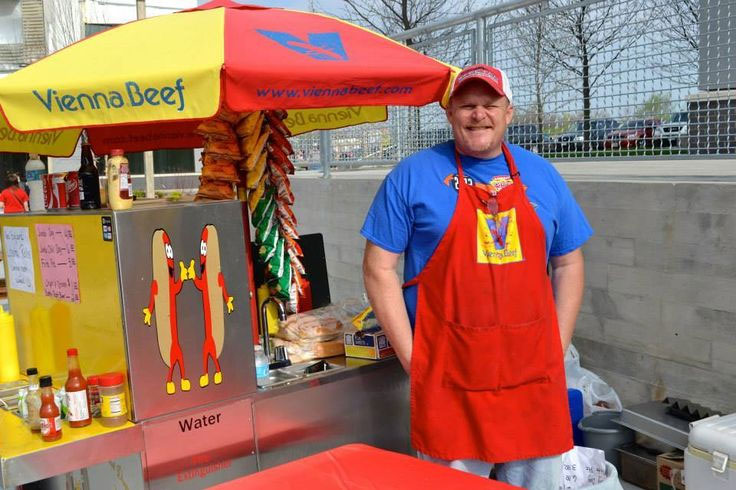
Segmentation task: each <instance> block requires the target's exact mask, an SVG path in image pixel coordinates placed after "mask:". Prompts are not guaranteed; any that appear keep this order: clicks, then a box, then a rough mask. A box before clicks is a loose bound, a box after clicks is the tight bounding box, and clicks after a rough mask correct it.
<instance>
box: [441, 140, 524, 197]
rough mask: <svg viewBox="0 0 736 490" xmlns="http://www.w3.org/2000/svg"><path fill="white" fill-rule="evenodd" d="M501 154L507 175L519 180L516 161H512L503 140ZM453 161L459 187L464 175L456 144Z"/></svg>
mask: <svg viewBox="0 0 736 490" xmlns="http://www.w3.org/2000/svg"><path fill="white" fill-rule="evenodd" d="M501 154H502V155H503V157H504V159H505V160H506V166H507V167H508V169H509V176H510V177H511V179H512V180H515V181H518V182H521V175H520V174H519V170H518V169H517V168H516V162H515V161H514V157H513V155H511V150H509V147H508V146H507V145H506V142H505V141H502V142H501ZM455 163H456V165H457V181H458V187H460V186H462V185H463V184H464V183H465V175H464V174H463V163H462V161H461V159H460V152H458V151H457V146H455Z"/></svg>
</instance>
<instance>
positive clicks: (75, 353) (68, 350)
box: [66, 347, 79, 356]
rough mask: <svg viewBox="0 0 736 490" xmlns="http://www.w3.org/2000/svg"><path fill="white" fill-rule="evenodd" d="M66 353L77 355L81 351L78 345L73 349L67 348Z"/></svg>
mask: <svg viewBox="0 0 736 490" xmlns="http://www.w3.org/2000/svg"><path fill="white" fill-rule="evenodd" d="M66 355H67V356H76V355H79V352H77V348H76V347H72V348H71V349H67V350H66Z"/></svg>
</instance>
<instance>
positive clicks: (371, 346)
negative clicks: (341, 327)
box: [345, 327, 395, 360]
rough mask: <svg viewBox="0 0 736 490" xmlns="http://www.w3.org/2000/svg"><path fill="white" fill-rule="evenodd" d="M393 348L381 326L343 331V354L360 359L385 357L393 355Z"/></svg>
mask: <svg viewBox="0 0 736 490" xmlns="http://www.w3.org/2000/svg"><path fill="white" fill-rule="evenodd" d="M394 355H395V354H394V348H393V347H391V343H390V342H389V341H388V337H387V336H386V333H385V332H384V331H383V329H381V327H373V328H369V329H367V330H361V331H350V332H345V356H347V357H358V358H361V359H374V360H377V359H386V358H389V357H393V356H394Z"/></svg>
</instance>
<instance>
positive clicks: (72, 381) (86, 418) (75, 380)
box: [64, 349, 92, 427]
mask: <svg viewBox="0 0 736 490" xmlns="http://www.w3.org/2000/svg"><path fill="white" fill-rule="evenodd" d="M77 356H78V354H77V349H67V351H66V359H67V367H68V368H69V374H68V376H67V378H66V384H64V389H66V406H67V407H68V409H69V413H68V414H67V420H68V421H69V427H84V426H85V425H89V424H91V423H92V415H91V413H90V409H89V395H88V394H87V380H85V379H84V376H82V370H81V369H80V367H79V358H78V357H77Z"/></svg>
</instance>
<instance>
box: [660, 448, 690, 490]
mask: <svg viewBox="0 0 736 490" xmlns="http://www.w3.org/2000/svg"><path fill="white" fill-rule="evenodd" d="M684 469H685V457H684V456H683V454H682V451H672V452H669V453H663V454H660V455H659V456H657V487H658V490H683V489H684V488H685V483H684V482H683V476H684ZM672 483H674V486H672Z"/></svg>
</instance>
